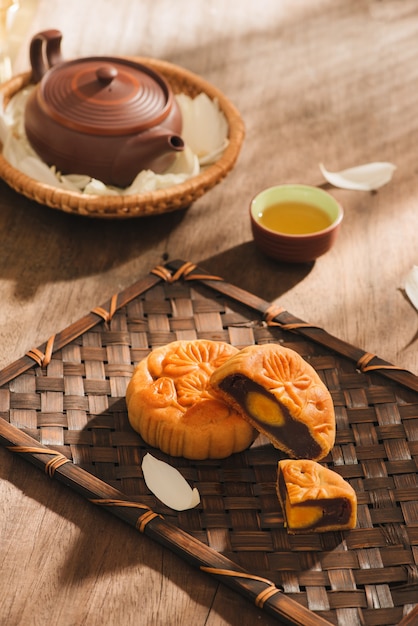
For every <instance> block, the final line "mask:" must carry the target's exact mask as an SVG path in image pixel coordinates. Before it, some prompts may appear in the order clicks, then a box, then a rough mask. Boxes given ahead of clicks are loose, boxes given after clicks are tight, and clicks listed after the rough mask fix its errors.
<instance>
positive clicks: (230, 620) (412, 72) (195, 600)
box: [0, 0, 418, 626]
mask: <svg viewBox="0 0 418 626" xmlns="http://www.w3.org/2000/svg"><path fill="white" fill-rule="evenodd" d="M98 15H100V27H99V25H98V21H97V16H98ZM25 24H26V26H25V28H26V30H24V31H22V32H19V46H16V47H15V49H16V50H17V53H16V57H15V64H14V69H15V72H16V73H17V72H21V71H25V70H27V69H28V43H29V40H30V37H31V36H32V35H33V34H35V33H36V32H38V31H39V30H42V29H44V28H50V27H54V28H60V29H61V30H62V31H63V33H64V39H63V50H64V55H65V56H66V58H72V57H75V56H87V55H92V54H106V55H107V54H109V55H112V54H120V55H128V54H129V55H140V56H153V57H155V58H160V59H165V60H168V61H170V62H172V63H177V64H180V65H182V66H183V67H185V68H187V69H189V70H191V71H193V72H195V73H197V74H199V75H201V76H202V77H203V78H204V79H205V80H208V81H210V82H211V83H213V84H214V85H216V86H217V87H218V88H220V89H221V90H222V91H223V92H224V93H225V94H226V95H227V96H228V97H229V98H230V99H231V101H232V102H233V103H234V104H235V105H236V106H237V108H238V109H239V110H240V112H241V114H242V116H243V119H244V121H245V124H246V139H245V143H244V147H243V150H242V153H241V155H240V158H239V161H238V163H237V165H236V167H235V169H234V170H233V172H232V173H231V174H230V175H229V176H228V178H227V179H226V180H225V181H224V182H223V183H222V184H221V185H219V186H218V187H216V188H214V189H213V190H211V191H210V192H209V193H208V194H206V195H205V196H204V197H203V198H201V199H200V200H198V201H197V202H196V203H195V204H194V205H192V206H191V207H190V208H189V209H188V210H186V211H181V212H178V213H173V214H168V215H165V216H159V217H153V218H142V219H139V220H134V221H129V222H124V223H121V222H119V223H117V222H103V221H100V220H88V219H84V218H81V217H74V216H69V215H65V214H62V213H59V212H57V211H54V210H51V209H48V208H46V207H42V206H39V205H37V204H36V203H34V202H31V201H29V200H27V199H25V198H22V197H20V196H18V195H17V194H15V192H13V191H12V190H11V189H9V188H8V187H7V185H5V184H4V183H3V182H0V249H1V254H0V337H1V344H0V345H1V348H0V367H2V368H3V367H5V366H7V365H8V364H10V363H13V362H14V361H15V360H16V359H18V358H20V357H21V356H22V355H23V354H24V353H25V352H26V351H27V350H28V349H30V348H32V347H34V346H38V345H40V344H41V343H43V342H44V341H46V340H47V339H48V338H49V337H50V336H51V334H53V333H59V332H60V331H61V330H62V329H64V328H66V327H67V326H69V324H72V323H74V322H76V321H77V320H78V319H80V317H82V316H84V315H88V314H89V313H90V311H91V309H92V308H93V307H94V306H97V305H98V304H101V303H102V302H104V301H105V300H106V299H109V298H111V296H112V295H113V294H114V293H117V292H119V291H121V290H122V289H124V288H126V287H128V286H129V285H130V284H131V283H133V282H134V281H136V280H137V279H138V278H141V277H142V276H144V275H146V274H147V273H148V272H149V271H150V269H152V268H153V267H154V266H155V265H157V264H159V263H161V262H162V261H163V260H165V259H176V258H183V259H187V260H190V261H193V262H195V263H198V264H199V265H202V266H203V267H205V269H207V270H208V271H209V272H211V273H213V274H219V275H221V276H222V277H224V278H225V279H226V280H227V281H229V282H230V283H233V284H236V285H237V286H239V287H242V288H244V289H246V290H248V291H250V292H252V293H254V294H255V295H257V296H259V297H260V298H262V299H264V300H267V301H273V302H275V303H279V304H280V305H281V306H283V307H284V308H285V309H287V310H288V311H289V312H291V313H292V314H294V315H295V316H296V317H298V318H300V319H303V320H306V321H309V322H311V323H312V324H316V325H318V326H320V327H322V328H325V329H326V330H327V331H328V332H330V333H331V334H333V335H335V336H336V337H339V338H340V339H341V340H343V341H347V342H349V343H350V344H353V345H355V346H358V347H359V348H360V349H362V350H367V351H369V352H372V353H374V354H377V355H378V356H379V357H381V358H382V359H384V360H387V361H389V362H392V363H395V364H397V365H400V366H402V367H405V368H407V369H409V370H411V371H412V372H414V373H415V374H417V373H418V349H417V346H418V313H417V311H416V310H415V309H414V308H413V307H412V305H411V303H410V302H409V301H408V299H407V298H406V297H405V294H404V292H403V284H404V283H403V281H404V279H405V276H406V274H407V272H408V271H409V270H410V269H411V267H412V266H413V265H414V264H418V211H417V206H416V205H417V200H416V197H417V185H418V182H417V181H418V177H417V164H416V136H417V133H418V116H417V115H416V112H417V110H418V95H417V94H418V92H417V90H416V82H417V78H418V77H417V73H418V66H417V63H416V58H417V54H418V39H417V36H416V33H417V29H418V8H417V6H416V3H415V2H414V0H404V1H403V2H402V3H399V2H396V1H395V0H384V1H381V0H352V1H350V2H346V0H318V1H317V2H314V3H312V2H310V1H309V0H300V1H299V2H297V3H295V2H294V1H292V0H281V1H280V2H277V1H276V0H259V1H258V2H257V3H254V2H252V1H251V0H242V1H241V2H239V3H225V2H222V0H210V1H208V2H205V3H190V2H187V0H177V1H176V2H168V0H154V1H153V2H150V1H148V2H137V1H135V0H119V1H118V2H117V3H115V2H114V1H111V0H90V1H89V2H88V3H86V2H82V1H81V0H73V2H71V3H68V2H64V1H63V0H55V2H53V3H51V2H49V1H48V0H39V3H38V4H37V5H35V7H34V13H33V16H32V20H31V21H29V22H25ZM16 36H17V35H16ZM386 160H387V161H391V162H393V163H395V165H396V166H397V170H396V172H395V175H394V178H393V180H392V182H391V183H390V184H388V185H387V186H385V187H383V188H381V189H380V190H379V191H378V192H377V193H366V192H352V191H343V190H337V189H329V191H330V192H331V193H332V194H333V195H335V197H337V198H338V199H339V200H340V201H341V203H342V205H343V207H344V209H345V219H344V223H343V228H342V230H341V233H340V236H339V239H338V241H337V243H336V245H335V247H334V248H333V250H331V251H330V252H329V253H328V254H327V255H325V256H324V257H322V258H321V259H319V260H318V261H317V262H316V263H314V264H311V265H307V266H297V265H286V264H281V263H275V262H273V261H270V260H268V259H266V258H264V257H263V256H262V254H261V253H259V252H258V251H257V250H256V249H255V248H254V245H253V242H252V239H251V230H250V224H249V218H248V204H249V201H250V199H251V197H252V196H253V195H254V194H255V193H256V192H257V191H259V190H260V189H262V188H263V187H266V186H270V185H271V184H276V183H281V182H303V183H308V184H313V185H322V184H323V183H324V180H323V178H322V176H321V174H320V171H319V167H318V164H319V163H320V162H323V163H324V164H325V166H326V167H327V168H328V169H330V170H339V169H343V168H344V167H350V166H353V165H357V164H361V163H366V162H369V161H386ZM0 479H1V482H0V502H1V505H0V506H1V516H0V537H1V542H0V562H1V563H2V567H1V569H0V589H1V591H2V602H1V603H0V622H2V623H3V622H4V623H7V624H8V625H9V624H10V625H11V626H18V625H20V624H23V623H24V624H30V625H38V624H39V625H41V624H44V623H46V621H47V620H48V621H49V622H50V623H57V624H60V625H63V626H67V625H68V626H70V625H73V624H86V625H88V626H90V625H92V626H93V625H96V624H97V625H98V624H101V625H105V626H108V625H109V626H110V625H112V624H116V623H117V624H120V625H121V626H125V625H126V626H130V625H131V624H138V623H140V624H141V626H142V624H144V625H146V626H148V625H150V626H151V625H153V626H154V625H159V624H161V625H162V624H164V625H168V626H174V625H176V624H195V625H196V626H200V625H202V626H203V624H205V625H207V626H225V625H226V624H231V625H233V626H238V625H240V626H253V625H254V624H262V625H265V626H270V625H272V624H275V623H277V621H276V620H275V619H273V618H272V617H270V616H267V615H266V614H265V613H264V612H262V611H259V610H258V609H256V607H254V606H252V605H251V604H250V603H247V604H244V605H243V603H242V602H243V601H242V599H241V598H240V597H239V596H237V595H236V594H235V593H234V592H233V591H231V590H229V589H228V588H226V587H225V586H224V585H221V584H218V583H217V582H216V581H214V580H213V579H212V578H211V577H209V576H207V575H205V574H203V573H200V572H196V570H195V569H193V568H191V567H190V566H189V565H188V564H187V563H184V561H183V560H180V559H179V558H178V557H177V556H176V555H174V554H173V553H172V552H171V551H169V550H167V549H165V548H162V547H161V546H158V545H156V544H155V543H154V542H152V541H150V540H149V539H148V538H147V537H142V536H141V538H140V540H139V541H138V533H136V532H135V531H134V530H132V529H130V528H129V527H127V526H126V524H124V523H123V522H121V521H119V520H117V519H115V518H114V517H113V516H111V515H109V514H108V513H106V512H105V511H102V510H97V508H95V507H93V505H90V504H88V503H86V502H85V501H84V500H83V499H82V498H81V497H79V496H78V495H77V494H74V493H72V492H71V491H70V490H68V489H67V488H66V487H64V486H63V485H60V484H56V483H54V482H52V481H50V480H49V479H48V477H45V476H43V475H42V474H41V473H40V472H38V471H37V470H34V469H32V468H31V466H30V465H29V464H28V463H26V462H25V461H24V460H22V459H20V458H17V457H15V456H12V455H11V454H10V452H8V451H7V450H5V449H3V448H0Z"/></svg>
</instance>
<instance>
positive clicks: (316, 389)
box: [211, 343, 335, 460]
mask: <svg viewBox="0 0 418 626" xmlns="http://www.w3.org/2000/svg"><path fill="white" fill-rule="evenodd" d="M211 383H212V385H213V386H214V387H215V388H216V389H217V390H218V391H219V392H220V393H221V394H222V395H223V397H224V398H225V401H227V402H231V403H232V404H233V405H234V406H235V407H236V408H237V410H239V411H241V413H242V415H243V416H244V417H245V418H246V419H248V421H249V422H250V423H251V424H252V425H253V426H254V427H255V428H257V430H259V431H260V432H262V433H263V434H265V435H266V436H267V437H268V438H269V439H270V441H271V442H272V443H273V445H274V446H275V447H276V448H279V449H280V450H282V451H283V452H286V453H287V454H288V455H289V456H291V457H293V458H308V459H314V460H320V459H322V458H324V457H325V456H326V455H327V454H328V452H329V451H330V450H331V448H332V447H333V445H334V441H335V414H334V405H333V402H332V398H331V395H330V393H329V391H328V389H327V388H326V386H325V385H324V383H323V382H322V381H321V379H320V377H319V375H318V374H317V372H316V371H315V370H314V369H313V367H311V365H309V363H307V362H306V361H305V360H304V359H302V357H301V356H300V355H299V354H297V353H296V352H295V351H293V350H291V349H289V348H284V347H282V346H280V345H278V344H274V343H269V344H264V345H252V346H248V347H246V348H244V349H243V350H241V351H239V352H238V353H236V354H235V355H234V356H232V357H231V358H230V359H229V360H228V361H227V362H225V363H224V365H222V366H221V367H219V368H218V369H217V370H216V371H215V372H214V373H213V375H212V377H211Z"/></svg>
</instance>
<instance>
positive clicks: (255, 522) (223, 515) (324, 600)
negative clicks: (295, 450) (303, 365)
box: [0, 261, 418, 626]
mask: <svg viewBox="0 0 418 626" xmlns="http://www.w3.org/2000/svg"><path fill="white" fill-rule="evenodd" d="M196 338H199V339H212V340H221V341H227V342H230V343H231V344H233V345H234V346H236V347H238V348H241V347H244V346H246V345H249V344H262V343H266V342H273V341H274V342H279V343H281V344H282V345H285V346H286V347H289V348H292V349H294V350H296V351H297V352H299V353H300V354H301V355H302V356H303V357H304V358H305V359H306V360H307V361H309V362H310V363H311V365H312V366H313V367H314V368H315V369H316V370H317V372H318V373H319V375H320V376H321V378H322V380H323V381H324V382H325V384H326V385H327V387H328V389H329V390H330V393H331V395H332V398H333V401H334V405H335V411H336V419H337V438H336V444H335V447H334V448H333V450H332V451H331V453H330V454H329V455H328V457H327V458H326V459H324V461H323V462H324V464H326V465H328V466H329V467H332V468H333V469H334V470H335V471H337V472H338V473H340V474H341V475H342V476H343V477H344V478H345V479H346V480H348V481H349V482H350V483H351V484H352V485H353V486H354V488H355V490H356V492H357V496H358V524H357V527H356V528H355V529H354V530H352V531H349V532H345V533H337V532H333V533H323V534H304V535H295V536H292V535H288V534H287V532H286V530H285V529H284V526H283V517H282V514H281V510H280V506H279V504H278V501H277V497H276V495H275V479H276V467H277V461H278V460H279V459H280V458H282V457H281V453H280V452H279V451H278V450H275V449H274V448H273V446H272V445H271V444H269V443H268V441H267V440H266V439H265V438H263V437H262V436H260V437H259V438H258V439H257V440H256V441H255V443H254V444H253V446H252V447H251V448H250V449H249V450H247V451H245V452H243V453H241V454H236V455H232V456H231V457H229V458H227V459H224V460H209V461H188V460H186V459H183V458H172V457H167V456H166V455H164V454H163V453H161V452H160V451H158V450H154V449H150V448H149V447H148V446H147V445H146V444H145V443H144V442H143V441H142V440H141V438H140V437H139V436H138V435H137V434H136V433H134V432H133V431H132V429H131V428H130V426H129V423H128V420H127V413H126V406H125V399H124V398H125V391H126V386H127V384H128V382H129V379H130V376H131V374H132V371H133V367H134V364H135V363H137V362H138V361H139V360H140V359H141V358H143V357H144V356H145V355H146V354H148V352H149V350H150V349H152V348H155V347H157V346H160V345H164V344H166V343H168V342H170V341H174V340H178V339H196ZM0 416H1V417H2V418H3V419H2V420H0V441H1V442H2V443H3V444H4V445H6V446H7V447H8V448H9V449H10V450H11V451H12V452H16V453H19V454H22V455H23V456H24V457H25V458H27V459H28V460H29V461H31V462H32V463H33V464H34V465H36V466H38V467H39V468H41V469H43V470H44V471H46V472H47V473H48V474H49V475H50V476H51V477H54V478H57V479H58V480H60V481H62V482H64V483H65V484H67V485H68V486H70V487H71V488H73V489H75V490H76V491H78V492H79V493H81V494H82V495H83V496H85V497H86V498H88V499H89V500H90V501H92V502H94V503H95V504H97V505H98V506H103V507H105V508H107V509H108V510H109V511H110V512H112V513H113V514H115V515H117V516H118V517H120V518H122V519H124V520H125V521H126V522H127V523H129V524H131V525H133V526H135V527H136V528H137V529H138V530H139V531H140V532H144V533H145V534H147V535H149V536H150V537H152V538H153V539H155V540H156V541H158V542H160V543H162V544H163V545H165V546H167V547H169V548H170V549H172V550H174V551H175V552H176V553H178V554H180V555H181V556H182V557H183V558H185V559H186V560H187V561H188V562H190V563H191V564H193V565H195V566H196V567H199V568H200V569H202V570H204V571H207V572H208V573H209V574H210V575H212V576H215V577H216V578H218V579H219V580H221V581H222V582H223V583H224V584H227V585H228V586H230V587H232V588H233V589H235V590H236V591H237V592H238V593H240V594H241V595H243V596H244V597H246V598H247V599H249V600H250V601H253V602H255V603H256V605H257V606H259V607H261V608H263V609H264V610H266V611H267V612H268V613H270V614H271V615H274V616H275V617H277V618H278V619H281V620H284V621H285V623H288V624H305V625H307V626H309V625H314V624H326V623H331V624H335V625H338V626H356V625H357V624H358V625H362V626H389V625H399V624H401V623H402V624H404V625H406V624H411V625H412V624H413V623H416V622H414V619H415V620H416V619H417V617H416V611H417V610H418V609H417V606H418V474H417V459H418V379H417V377H416V376H414V375H413V374H411V373H410V372H407V371H404V370H402V369H400V368H397V367H396V366H394V365H392V364H390V363H386V362H384V361H382V360H381V359H379V357H378V356H376V355H373V354H368V353H365V352H363V351H361V350H358V349H357V348H355V347H354V346H350V345H348V344H346V343H344V342H341V341H339V340H338V339H337V338H335V337H332V336H331V335H329V334H328V333H327V332H326V331H325V330H323V329H320V328H316V327H312V326H311V325H309V323H307V322H304V321H302V320H298V319H297V318H295V317H293V316H292V315H291V314H290V313H289V312H287V311H284V310H282V309H277V308H276V309H272V307H270V306H269V303H267V302H264V301H262V300H260V299H259V298H257V297H255V296H253V295H252V294H250V293H248V292H246V291H243V290H242V289H239V288H237V287H235V286H233V285H230V284H228V283H226V282H224V281H223V280H222V279H220V278H219V277H217V276H210V275H209V274H207V273H206V272H205V271H204V270H203V269H202V268H197V267H196V266H194V265H193V264H191V263H184V262H183V261H177V262H174V263H171V264H168V265H167V266H166V267H158V268H155V269H154V270H153V271H152V272H151V273H150V274H149V275H147V276H145V277H144V278H143V279H141V280H139V281H138V282H137V283H135V284H134V285H132V286H131V287H130V288H128V289H127V290H125V291H123V292H121V293H120V294H116V295H115V296H114V297H113V298H112V299H111V300H110V301H109V302H107V303H105V304H103V305H101V306H98V307H96V308H93V309H92V311H91V312H90V313H89V314H88V315H86V316H85V317H84V318H82V319H80V320H79V321H78V322H76V323H75V324H73V325H71V326H70V327H68V328H67V329H65V330H63V331H62V332H60V333H58V334H56V335H53V336H51V337H50V339H49V340H48V341H47V342H46V343H45V344H44V345H42V346H40V347H39V348H34V349H33V350H31V351H29V352H28V353H27V354H26V355H24V356H23V357H22V358H21V359H18V360H17V361H16V362H15V363H12V364H11V365H10V366H9V367H7V368H5V369H4V370H3V371H2V372H0ZM147 452H151V453H152V454H153V455H154V456H156V457H158V458H160V459H163V460H166V461H168V462H169V463H170V464H172V465H174V466H175V467H177V468H178V469H179V470H180V472H181V473H182V474H183V476H184V477H185V478H186V479H187V480H188V481H189V482H190V484H192V485H193V486H196V487H197V488H198V489H199V492H200V495H201V503H200V505H198V506H197V507H196V508H195V509H193V510H189V511H184V512H179V513H177V512H175V511H173V510H171V509H168V508H167V507H165V506H164V505H163V504H162V503H161V502H159V501H158V500H157V499H156V498H155V497H154V496H153V495H152V494H151V493H150V492H149V491H148V489H147V487H146V485H145V482H144V480H143V477H142V472H141V461H142V458H143V456H144V454H146V453H147ZM414 607H415V608H414ZM414 616H415V617H414Z"/></svg>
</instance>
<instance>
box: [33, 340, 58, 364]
mask: <svg viewBox="0 0 418 626" xmlns="http://www.w3.org/2000/svg"><path fill="white" fill-rule="evenodd" d="M54 340H55V335H51V337H50V338H49V339H48V341H47V342H46V346H45V352H41V350H39V349H38V348H32V349H31V350H28V352H26V356H28V357H30V358H31V359H33V360H34V361H35V362H36V363H37V364H38V365H39V366H40V367H46V366H47V365H49V363H50V362H51V357H52V348H53V346H54Z"/></svg>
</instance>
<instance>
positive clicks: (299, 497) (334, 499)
mask: <svg viewBox="0 0 418 626" xmlns="http://www.w3.org/2000/svg"><path fill="white" fill-rule="evenodd" d="M277 496H278V498H279V501H280V505H281V507H282V511H283V516H284V521H285V525H286V527H287V530H288V532H289V533H303V532H326V531H330V530H348V529H350V528H354V527H355V525H356V519H357V497H356V493H355V491H354V489H353V488H352V487H351V485H350V484H349V483H348V482H347V481H346V480H344V478H342V476H340V475H339V474H337V472H334V471H333V470H331V469H330V468H328V467H324V466H322V465H320V464H319V463H317V462H316V461H311V460H309V459H299V460H294V459H284V460H282V461H279V463H278V471H277Z"/></svg>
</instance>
